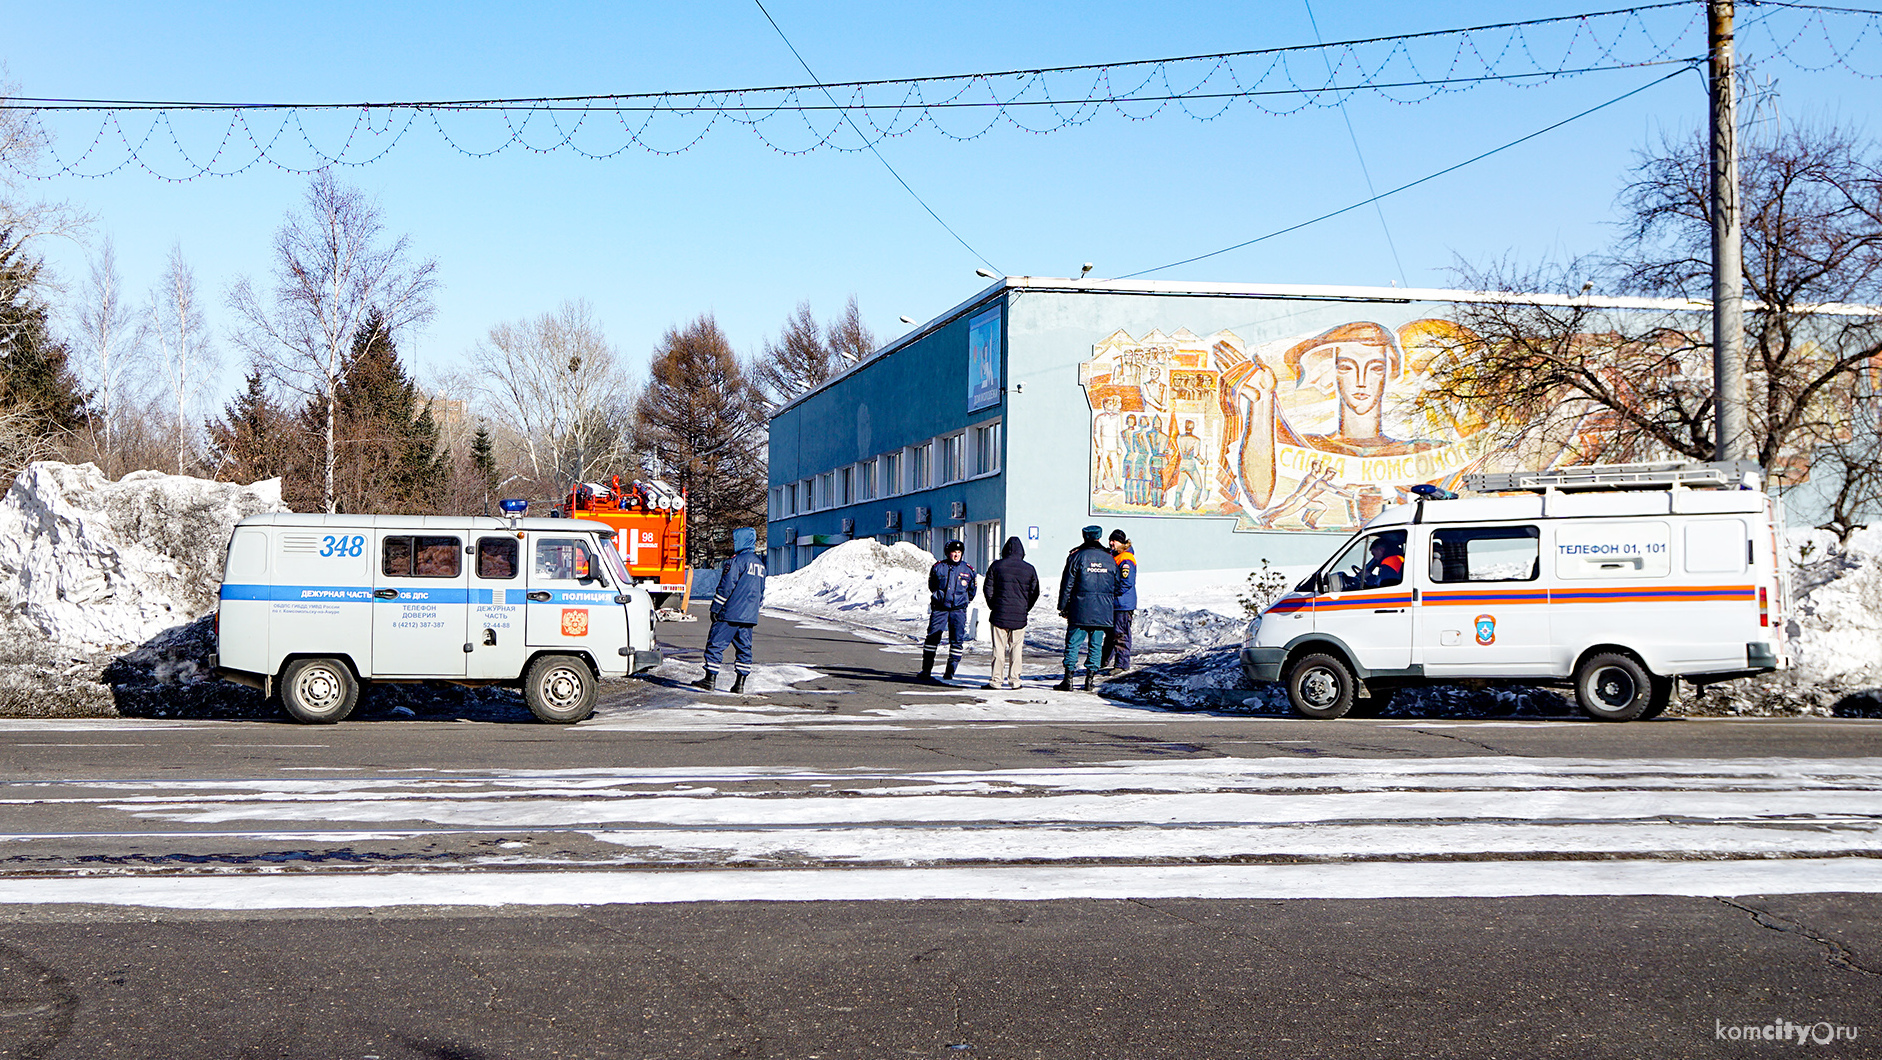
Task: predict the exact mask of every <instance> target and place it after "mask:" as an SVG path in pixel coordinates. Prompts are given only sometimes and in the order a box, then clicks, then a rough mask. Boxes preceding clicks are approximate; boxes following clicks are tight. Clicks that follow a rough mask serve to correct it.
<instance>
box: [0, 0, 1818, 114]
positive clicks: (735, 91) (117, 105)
mask: <svg viewBox="0 0 1882 1060" xmlns="http://www.w3.org/2000/svg"><path fill="white" fill-rule="evenodd" d="M1747 2H1757V0H1747ZM1762 2H1775V0H1762ZM1692 4H1693V0H1666V2H1663V3H1657V4H1638V5H1635V6H1633V7H1620V8H1613V9H1610V10H1606V11H1587V12H1583V13H1581V14H1575V15H1555V16H1551V17H1549V18H1534V19H1526V20H1523V21H1519V22H1492V23H1486V24H1484V25H1481V26H1462V27H1458V28H1454V29H1436V30H1424V31H1422V32H1418V33H1395V34H1390V35H1387V36H1382V37H1360V38H1355V39H1353V40H1343V41H1334V42H1332V43H1331V44H1327V43H1315V44H1288V45H1281V46H1278V47H1273V48H1245V49H1242V50H1239V51H1227V52H1207V53H1202V54H1196V55H1178V56H1170V57H1166V58H1161V59H1130V60H1125V61H1123V62H1115V63H1079V64H1076V65H1071V66H1041V67H1027V68H1021V69H1013V70H996V71H986V72H981V73H968V74H936V75H930V76H925V77H893V78H882V79H878V80H873V81H831V82H827V83H826V82H821V81H817V80H816V74H814V73H811V83H810V84H807V85H768V86H756V87H750V88H716V89H686V90H666V91H659V92H625V93H597V94H593V95H579V96H516V97H510V98H498V99H455V100H407V101H393V102H379V103H373V102H355V103H285V102H219V103H217V102H187V101H161V100H122V99H121V100H102V99H52V98H45V99H32V98H28V97H14V98H16V99H20V100H22V101H24V102H29V103H32V104H33V106H31V107H30V108H28V109H33V110H55V109H67V108H69V107H84V108H87V109H95V108H100V107H104V108H110V109H113V110H132V109H150V110H354V109H358V108H362V107H363V108H371V109H375V110H378V109H407V108H414V107H417V108H424V109H427V110H430V109H448V108H452V107H466V108H494V107H502V106H506V105H511V106H532V105H537V104H545V103H581V102H588V101H613V100H631V99H654V100H662V99H671V98H673V97H676V96H679V97H685V96H737V95H756V94H762V93H778V92H803V91H809V90H811V89H817V90H819V91H824V92H828V91H829V90H831V89H837V88H844V89H860V88H880V87H885V86H891V85H922V84H933V83H936V82H944V81H976V80H988V79H1003V78H1010V77H1035V76H1039V75H1043V74H1060V73H1078V72H1082V71H1087V70H1100V71H1110V70H1125V69H1130V68H1132V67H1139V66H1167V65H1173V64H1176V63H1198V62H1217V61H1223V60H1232V59H1241V58H1250V57H1255V56H1264V55H1284V54H1287V53H1289V52H1299V51H1323V50H1326V49H1331V48H1357V47H1361V46H1363V45H1368V44H1394V43H1404V42H1406V41H1414V40H1427V39H1430V38H1434V37H1452V36H1461V35H1466V34H1472V33H1487V32H1490V31H1493V30H1501V29H1526V28H1530V27H1534V26H1546V25H1552V24H1555V23H1562V22H1577V21H1586V20H1588V19H1596V18H1608V17H1611V16H1614V15H1637V14H1640V13H1641V12H1644V11H1657V10H1661V9H1664V8H1682V7H1691V6H1692ZM762 6H763V5H760V8H761V9H762ZM1783 6H1789V7H1807V6H1808V5H1803V4H1786V5H1783ZM1813 9H1815V8H1813ZM1821 10H1854V9H1842V8H1822V9H1821ZM765 18H766V20H767V21H771V24H772V28H773V29H777V23H776V22H775V21H772V20H771V16H770V14H769V13H768V12H767V13H766V15H765ZM778 35H779V36H781V37H782V36H783V35H784V33H783V31H782V30H778ZM785 44H786V45H787V46H788V45H789V44H790V41H789V40H788V39H786V41H785ZM792 53H793V54H795V53H796V49H795V48H793V49H792ZM798 62H799V63H800V64H802V63H803V57H802V56H798ZM804 70H805V72H806V73H810V67H808V66H805V67H804ZM8 106H11V104H8Z"/></svg>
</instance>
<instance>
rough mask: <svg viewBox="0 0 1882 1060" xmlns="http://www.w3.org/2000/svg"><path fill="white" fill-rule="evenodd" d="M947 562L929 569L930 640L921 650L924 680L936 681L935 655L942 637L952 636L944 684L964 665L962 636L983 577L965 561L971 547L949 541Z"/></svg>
mask: <svg viewBox="0 0 1882 1060" xmlns="http://www.w3.org/2000/svg"><path fill="white" fill-rule="evenodd" d="M942 551H943V552H945V553H947V557H948V558H947V559H944V560H942V561H941V562H939V563H937V564H935V565H934V566H933V567H930V568H929V569H928V639H927V641H925V642H924V643H923V644H922V648H921V679H922V680H923V681H933V680H934V652H935V649H936V648H937V647H939V646H940V644H941V634H942V633H943V632H944V631H945V632H946V633H947V635H948V668H947V672H946V673H945V674H943V675H942V676H943V679H944V680H953V678H954V670H955V668H956V667H958V666H960V664H961V636H962V635H963V634H964V633H965V632H966V630H967V605H969V604H971V603H973V602H974V589H975V588H976V587H977V585H978V583H979V580H980V579H979V575H977V574H975V573H974V568H973V566H972V565H971V564H969V563H968V562H967V561H966V560H963V559H962V558H961V556H962V555H964V554H965V553H966V552H967V546H966V545H963V544H961V543H960V542H959V541H949V542H948V543H947V547H946V548H944V549H942Z"/></svg>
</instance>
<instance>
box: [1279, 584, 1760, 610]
mask: <svg viewBox="0 0 1882 1060" xmlns="http://www.w3.org/2000/svg"><path fill="white" fill-rule="evenodd" d="M1757 598H1758V589H1757V586H1754V585H1676V586H1669V587H1667V588H1664V589H1522V590H1502V591H1495V590H1486V591H1477V592H1470V591H1461V590H1460V591H1449V592H1446V591H1427V592H1425V593H1424V594H1422V599H1421V602H1422V603H1423V604H1424V605H1425V606H1426V607H1487V606H1499V607H1501V606H1508V605H1510V604H1640V603H1678V602H1682V601H1693V600H1744V601H1751V600H1756V599H1757ZM1411 603H1412V598H1411V597H1410V596H1406V595H1401V594H1397V593H1392V594H1385V593H1380V594H1378V595H1375V596H1341V597H1337V598H1336V597H1330V596H1315V597H1303V596H1295V597H1289V598H1287V599H1284V600H1280V601H1277V602H1276V603H1275V604H1274V606H1273V607H1270V608H1269V609H1268V613H1269V614H1276V615H1279V614H1286V613H1288V612H1292V611H1357V610H1363V609H1366V608H1381V607H1406V606H1409V605H1410V604H1411Z"/></svg>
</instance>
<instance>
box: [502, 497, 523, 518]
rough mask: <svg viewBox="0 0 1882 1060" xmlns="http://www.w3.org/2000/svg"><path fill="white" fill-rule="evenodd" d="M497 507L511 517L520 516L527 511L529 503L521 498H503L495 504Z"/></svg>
mask: <svg viewBox="0 0 1882 1060" xmlns="http://www.w3.org/2000/svg"><path fill="white" fill-rule="evenodd" d="M497 507H499V508H502V509H503V510H504V511H506V512H509V513H510V514H511V515H521V514H523V513H524V512H526V511H528V510H529V502H528V501H526V500H524V499H523V498H521V497H505V498H504V499H503V500H501V501H498V502H497Z"/></svg>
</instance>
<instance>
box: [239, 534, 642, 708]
mask: <svg viewBox="0 0 1882 1060" xmlns="http://www.w3.org/2000/svg"><path fill="white" fill-rule="evenodd" d="M505 503H506V507H507V506H508V505H509V504H512V503H518V504H520V502H505ZM612 535H613V531H612V530H610V529H609V528H608V527H606V526H604V525H602V524H600V523H594V522H584V521H581V520H568V519H521V518H516V519H510V520H503V519H496V518H488V517H478V518H458V517H450V516H431V515H426V516H403V515H294V514H272V515H255V516H250V517H249V518H246V519H243V520H242V521H241V522H239V523H237V524H236V525H235V531H234V533H233V534H232V535H231V536H230V539H229V552H228V559H227V562H226V565H225V567H224V572H223V580H222V592H221V602H220V604H219V605H218V607H217V612H216V637H217V653H216V658H215V660H214V666H215V669H216V672H217V673H218V674H219V675H221V676H222V677H223V678H225V679H227V680H231V681H236V682H239V683H241V684H246V685H250V686H252V687H255V688H259V689H261V690H262V692H263V694H264V695H270V696H272V695H273V694H274V693H276V692H279V693H280V696H281V705H282V706H283V707H285V708H286V709H287V712H288V713H289V714H290V715H292V716H293V717H294V718H295V719H297V720H299V721H303V722H316V723H318V722H337V721H340V720H341V719H343V718H345V717H346V716H347V714H349V713H351V712H352V710H353V706H354V704H355V703H356V702H357V701H358V698H359V688H360V683H361V682H364V681H451V682H455V683H459V684H501V685H517V684H520V685H521V687H522V690H523V697H524V699H525V700H526V701H527V702H528V703H529V709H530V710H531V711H533V712H534V713H535V715H536V717H538V718H540V719H542V720H543V721H548V722H561V723H568V722H576V721H580V720H582V719H583V718H586V717H587V716H588V715H589V714H590V713H592V712H593V710H594V705H595V693H596V688H597V681H598V679H599V678H601V677H622V676H625V675H627V674H629V673H636V672H639V671H641V670H645V669H648V668H650V667H653V666H656V665H658V664H659V662H660V656H659V653H658V652H656V651H655V649H654V634H653V631H654V611H653V603H652V601H651V599H650V598H649V597H648V595H647V593H646V591H645V590H644V589H641V588H640V587H639V586H637V585H635V584H634V580H633V579H632V578H631V577H629V576H628V573H627V569H626V567H625V566H623V565H622V562H621V555H620V553H619V552H618V551H616V550H615V549H614V547H613V546H612V545H610V544H609V538H610V537H611V536H612Z"/></svg>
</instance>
